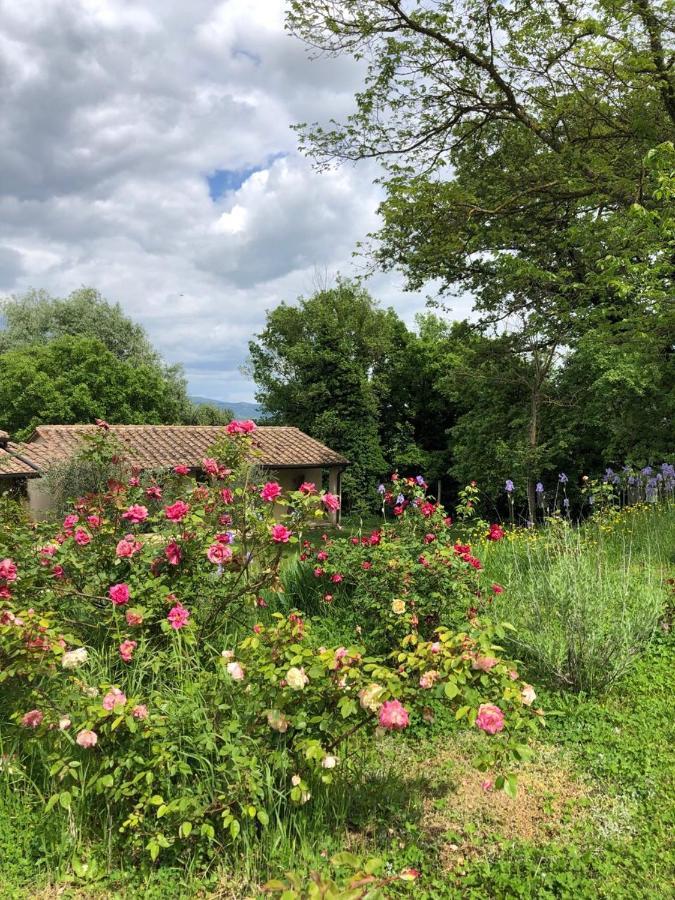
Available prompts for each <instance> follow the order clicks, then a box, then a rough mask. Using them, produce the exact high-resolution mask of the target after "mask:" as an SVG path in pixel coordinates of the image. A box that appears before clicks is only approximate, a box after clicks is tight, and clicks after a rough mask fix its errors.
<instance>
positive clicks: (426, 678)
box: [420, 669, 438, 690]
mask: <svg viewBox="0 0 675 900" xmlns="http://www.w3.org/2000/svg"><path fill="white" fill-rule="evenodd" d="M437 681H438V672H436V670H435V669H432V670H431V671H430V672H425V673H424V675H422V677H421V678H420V687H421V688H423V689H424V690H429V688H432V687H433V686H434V685H435V684H436V682H437Z"/></svg>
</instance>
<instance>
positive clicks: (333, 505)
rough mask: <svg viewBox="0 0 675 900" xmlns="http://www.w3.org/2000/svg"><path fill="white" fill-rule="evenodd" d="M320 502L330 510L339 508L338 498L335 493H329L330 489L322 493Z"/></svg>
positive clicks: (333, 510)
mask: <svg viewBox="0 0 675 900" xmlns="http://www.w3.org/2000/svg"><path fill="white" fill-rule="evenodd" d="M321 502H322V503H323V505H324V506H325V507H326V509H327V510H329V511H330V512H335V511H336V510H337V509H340V498H339V497H336V496H335V494H331V493H330V491H327V492H326V493H325V494H324V495H323V497H322V498H321Z"/></svg>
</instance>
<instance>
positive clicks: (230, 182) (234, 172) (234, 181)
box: [206, 153, 288, 203]
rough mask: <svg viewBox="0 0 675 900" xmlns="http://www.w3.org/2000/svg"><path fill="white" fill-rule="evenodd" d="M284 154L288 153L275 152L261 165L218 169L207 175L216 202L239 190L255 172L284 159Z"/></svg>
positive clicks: (210, 190) (211, 194)
mask: <svg viewBox="0 0 675 900" xmlns="http://www.w3.org/2000/svg"><path fill="white" fill-rule="evenodd" d="M284 156H288V154H287V153H273V154H272V155H271V156H268V157H267V159H266V160H265V162H264V163H262V165H259V166H246V167H245V168H243V169H216V170H215V172H212V173H211V175H207V176H206V180H207V182H208V185H209V195H210V197H211V199H212V200H213V202H214V203H215V202H216V201H217V200H220V198H221V197H222V196H223V195H224V194H226V193H227V192H228V191H238V190H239V188H240V187H241V186H242V184H243V183H244V182H245V181H247V180H248V179H249V178H250V177H251V175H253V174H254V173H255V172H262V171H263V170H264V169H269V168H270V166H271V165H272V164H273V163H274V162H275V161H276V160H277V159H283V158H284Z"/></svg>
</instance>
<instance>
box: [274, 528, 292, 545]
mask: <svg viewBox="0 0 675 900" xmlns="http://www.w3.org/2000/svg"><path fill="white" fill-rule="evenodd" d="M270 534H271V535H272V540H273V541H274V543H275V544H287V543H288V540H289V538H290V537H291V535H292V534H293V532H292V531H291V530H290V529H288V528H286V526H285V525H273V526H272V528H271V530H270Z"/></svg>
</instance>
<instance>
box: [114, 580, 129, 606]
mask: <svg viewBox="0 0 675 900" xmlns="http://www.w3.org/2000/svg"><path fill="white" fill-rule="evenodd" d="M130 595H131V592H130V590H129V585H128V584H113V585H112V587H109V588H108V596H109V597H110V599H111V600H112V602H113V603H114V604H115V606H124V604H125V603H128V602H129V597H130Z"/></svg>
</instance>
